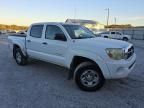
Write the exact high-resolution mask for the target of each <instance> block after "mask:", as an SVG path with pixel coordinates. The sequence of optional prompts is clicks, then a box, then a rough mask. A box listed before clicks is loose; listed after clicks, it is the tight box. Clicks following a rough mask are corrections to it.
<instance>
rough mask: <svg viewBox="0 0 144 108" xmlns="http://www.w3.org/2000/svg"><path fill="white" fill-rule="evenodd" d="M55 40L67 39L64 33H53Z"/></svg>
mask: <svg viewBox="0 0 144 108" xmlns="http://www.w3.org/2000/svg"><path fill="white" fill-rule="evenodd" d="M55 40H59V41H67V39H66V37H65V35H64V34H55Z"/></svg>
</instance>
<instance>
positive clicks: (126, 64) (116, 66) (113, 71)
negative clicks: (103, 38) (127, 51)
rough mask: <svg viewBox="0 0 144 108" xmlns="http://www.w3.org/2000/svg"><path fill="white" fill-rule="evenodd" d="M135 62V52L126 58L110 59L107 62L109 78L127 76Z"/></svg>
mask: <svg viewBox="0 0 144 108" xmlns="http://www.w3.org/2000/svg"><path fill="white" fill-rule="evenodd" d="M135 63H136V54H135V53H134V54H133V56H132V57H130V58H129V59H128V60H121V61H111V62H107V66H108V69H109V71H110V76H111V79H118V78H125V77H127V76H128V75H129V74H130V72H131V71H132V69H133V68H134V66H135Z"/></svg>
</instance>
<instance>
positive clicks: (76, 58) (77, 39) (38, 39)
mask: <svg viewBox="0 0 144 108" xmlns="http://www.w3.org/2000/svg"><path fill="white" fill-rule="evenodd" d="M8 39H9V47H10V48H11V49H12V50H13V57H14V59H15V60H16V63H17V64H18V65H26V64H27V61H28V59H29V58H34V59H38V60H42V61H46V62H50V63H53V64H57V65H60V66H63V67H66V68H68V69H69V79H74V80H75V82H76V84H77V85H78V87H79V88H80V89H82V90H85V91H96V90H98V89H100V88H101V87H102V86H103V85H104V82H105V80H106V79H118V78H124V77H127V76H128V74H129V73H130V72H131V71H132V69H133V68H134V66H135V61H136V54H135V52H134V46H133V45H132V44H130V43H128V42H125V41H120V40H113V39H107V38H102V37H96V36H95V35H94V34H93V33H92V32H91V31H90V30H88V29H87V28H85V27H83V26H81V25H77V24H68V23H35V24H32V25H31V26H30V27H29V29H28V31H27V34H26V35H24V34H23V35H19V34H13V35H10V36H9V37H8Z"/></svg>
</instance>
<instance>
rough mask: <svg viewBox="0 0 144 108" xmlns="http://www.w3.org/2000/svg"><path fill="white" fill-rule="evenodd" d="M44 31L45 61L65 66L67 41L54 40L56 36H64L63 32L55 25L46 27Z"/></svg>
mask: <svg viewBox="0 0 144 108" xmlns="http://www.w3.org/2000/svg"><path fill="white" fill-rule="evenodd" d="M45 29H46V31H45V40H44V43H45V44H43V53H44V54H45V55H46V59H47V61H49V62H52V63H56V64H59V65H62V66H65V65H66V64H65V63H66V52H67V49H68V44H67V41H61V40H55V36H56V34H64V32H63V31H62V29H61V28H60V27H59V26H57V25H47V26H46V28H45Z"/></svg>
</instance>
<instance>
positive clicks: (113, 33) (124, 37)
mask: <svg viewBox="0 0 144 108" xmlns="http://www.w3.org/2000/svg"><path fill="white" fill-rule="evenodd" d="M100 36H101V37H104V38H110V39H117V40H123V41H129V40H131V36H130V35H124V34H122V33H121V32H117V31H107V32H103V33H100Z"/></svg>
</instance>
